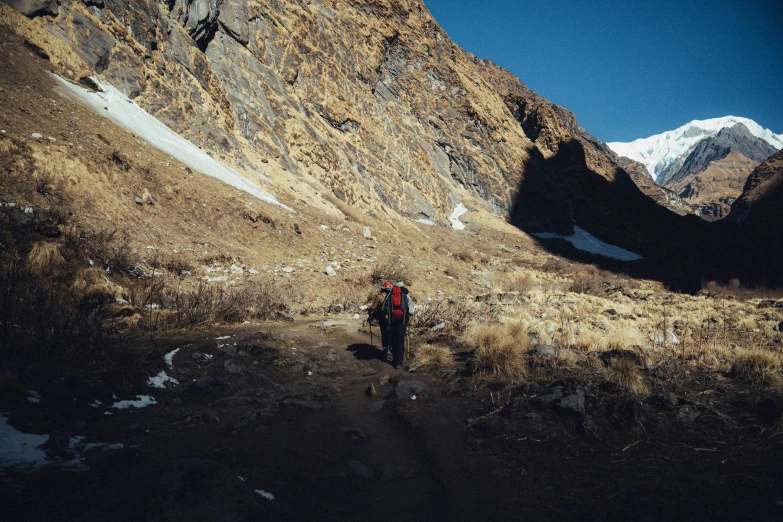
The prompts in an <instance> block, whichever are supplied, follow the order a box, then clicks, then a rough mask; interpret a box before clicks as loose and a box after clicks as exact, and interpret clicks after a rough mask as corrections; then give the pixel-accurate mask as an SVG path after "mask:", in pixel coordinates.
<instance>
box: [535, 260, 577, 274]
mask: <svg viewBox="0 0 783 522" xmlns="http://www.w3.org/2000/svg"><path fill="white" fill-rule="evenodd" d="M541 270H542V271H544V272H553V273H555V274H563V273H566V272H569V271H570V270H571V266H570V263H568V262H567V261H565V260H563V259H561V258H559V257H550V258H549V259H547V260H546V262H545V263H544V264H543V265H542V266H541Z"/></svg>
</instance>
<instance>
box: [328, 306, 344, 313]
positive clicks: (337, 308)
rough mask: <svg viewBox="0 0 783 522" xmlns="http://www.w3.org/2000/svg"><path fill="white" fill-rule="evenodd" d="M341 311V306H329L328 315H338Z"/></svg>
mask: <svg viewBox="0 0 783 522" xmlns="http://www.w3.org/2000/svg"><path fill="white" fill-rule="evenodd" d="M342 311H343V305H341V304H333V305H331V306H329V313H330V314H339V313H340V312H342Z"/></svg>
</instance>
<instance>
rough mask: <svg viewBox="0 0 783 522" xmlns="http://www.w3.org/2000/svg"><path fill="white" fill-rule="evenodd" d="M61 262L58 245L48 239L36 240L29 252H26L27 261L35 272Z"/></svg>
mask: <svg viewBox="0 0 783 522" xmlns="http://www.w3.org/2000/svg"><path fill="white" fill-rule="evenodd" d="M63 262H64V259H63V256H62V254H61V253H60V247H59V246H58V245H57V244H56V243H50V242H48V241H38V242H37V243H35V244H34V245H33V248H32V249H31V250H30V253H29V254H27V263H28V264H29V265H30V268H31V269H32V270H33V272H35V273H39V272H42V271H44V270H46V269H47V268H50V267H52V266H55V265H59V264H61V263H63Z"/></svg>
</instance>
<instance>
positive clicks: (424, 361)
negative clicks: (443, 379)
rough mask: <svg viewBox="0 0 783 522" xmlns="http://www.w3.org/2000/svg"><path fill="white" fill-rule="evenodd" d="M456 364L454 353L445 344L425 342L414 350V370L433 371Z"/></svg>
mask: <svg viewBox="0 0 783 522" xmlns="http://www.w3.org/2000/svg"><path fill="white" fill-rule="evenodd" d="M452 364H454V355H453V354H452V353H451V350H449V349H448V348H447V347H445V346H440V345H437V344H425V345H423V346H420V347H418V348H417V349H416V351H415V352H414V357H413V363H411V369H412V370H421V371H432V370H439V369H441V368H448V367H449V366H451V365H452Z"/></svg>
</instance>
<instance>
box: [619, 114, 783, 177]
mask: <svg viewBox="0 0 783 522" xmlns="http://www.w3.org/2000/svg"><path fill="white" fill-rule="evenodd" d="M737 123H742V124H743V125H745V127H747V128H748V130H749V131H750V133H751V134H753V135H754V136H756V137H757V138H761V139H763V140H764V141H766V142H767V143H769V144H770V145H772V146H773V147H775V148H776V149H778V150H780V149H783V134H775V133H774V132H772V131H771V130H769V129H765V128H763V127H762V126H761V125H759V124H758V123H756V122H755V121H753V120H751V119H748V118H740V117H737V116H724V117H723V118H712V119H709V120H693V121H692V122H690V123H688V124H686V125H683V126H682V127H679V128H677V129H675V130H672V131H667V132H664V133H661V134H656V135H655V136H650V137H649V138H640V139H638V140H634V141H632V142H630V143H623V142H612V143H607V145H608V146H609V148H610V149H612V150H613V151H614V152H616V153H617V154H619V155H620V156H625V157H626V158H631V159H632V160H636V161H638V162H640V163H643V164H644V166H645V167H647V171H648V172H649V173H650V174H651V175H652V177H653V179H655V180H656V181H657V180H658V177H659V175H660V174H661V172H663V171H664V170H665V169H666V167H668V166H669V165H671V164H672V163H673V162H674V161H675V160H676V159H677V158H678V157H680V156H681V155H682V154H685V153H686V152H688V150H690V149H691V148H692V147H693V146H694V145H696V144H697V143H698V142H699V141H701V140H703V139H704V138H708V137H710V136H714V135H715V134H717V133H718V132H720V130H721V129H723V128H726V127H733V126H734V125H736V124H737Z"/></svg>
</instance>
